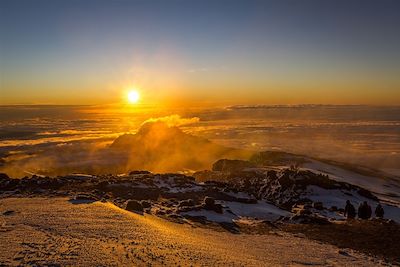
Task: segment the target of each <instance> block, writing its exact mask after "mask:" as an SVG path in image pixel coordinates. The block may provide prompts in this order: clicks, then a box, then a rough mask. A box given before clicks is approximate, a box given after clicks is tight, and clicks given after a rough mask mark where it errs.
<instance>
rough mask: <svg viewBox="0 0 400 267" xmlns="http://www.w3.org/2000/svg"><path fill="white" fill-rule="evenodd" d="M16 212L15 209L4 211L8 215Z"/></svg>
mask: <svg viewBox="0 0 400 267" xmlns="http://www.w3.org/2000/svg"><path fill="white" fill-rule="evenodd" d="M14 213H15V211H13V210H6V211H5V212H3V215H5V216H8V215H12V214H14Z"/></svg>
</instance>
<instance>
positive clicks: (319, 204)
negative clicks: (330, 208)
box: [313, 202, 324, 210]
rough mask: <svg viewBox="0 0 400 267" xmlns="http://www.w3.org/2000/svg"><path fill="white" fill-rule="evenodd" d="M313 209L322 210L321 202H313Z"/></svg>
mask: <svg viewBox="0 0 400 267" xmlns="http://www.w3.org/2000/svg"><path fill="white" fill-rule="evenodd" d="M313 208H314V209H316V210H323V209H324V205H323V204H322V202H314V203H313Z"/></svg>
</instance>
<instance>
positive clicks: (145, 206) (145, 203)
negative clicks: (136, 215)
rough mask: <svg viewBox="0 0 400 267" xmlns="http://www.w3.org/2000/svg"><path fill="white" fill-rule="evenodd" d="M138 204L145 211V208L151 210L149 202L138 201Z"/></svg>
mask: <svg viewBox="0 0 400 267" xmlns="http://www.w3.org/2000/svg"><path fill="white" fill-rule="evenodd" d="M140 204H142V207H143V208H145V209H147V208H151V202H150V201H147V200H142V201H140Z"/></svg>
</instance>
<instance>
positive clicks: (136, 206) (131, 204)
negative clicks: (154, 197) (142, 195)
mask: <svg viewBox="0 0 400 267" xmlns="http://www.w3.org/2000/svg"><path fill="white" fill-rule="evenodd" d="M125 209H126V210H129V211H137V212H143V206H142V204H141V203H140V202H139V201H137V200H132V199H131V200H128V201H127V202H126V208H125Z"/></svg>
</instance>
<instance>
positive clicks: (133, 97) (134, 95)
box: [128, 90, 140, 104]
mask: <svg viewBox="0 0 400 267" xmlns="http://www.w3.org/2000/svg"><path fill="white" fill-rule="evenodd" d="M139 99H140V94H139V92H138V91H137V90H130V91H129V92H128V102H129V103H131V104H135V103H137V102H139Z"/></svg>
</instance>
